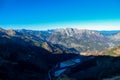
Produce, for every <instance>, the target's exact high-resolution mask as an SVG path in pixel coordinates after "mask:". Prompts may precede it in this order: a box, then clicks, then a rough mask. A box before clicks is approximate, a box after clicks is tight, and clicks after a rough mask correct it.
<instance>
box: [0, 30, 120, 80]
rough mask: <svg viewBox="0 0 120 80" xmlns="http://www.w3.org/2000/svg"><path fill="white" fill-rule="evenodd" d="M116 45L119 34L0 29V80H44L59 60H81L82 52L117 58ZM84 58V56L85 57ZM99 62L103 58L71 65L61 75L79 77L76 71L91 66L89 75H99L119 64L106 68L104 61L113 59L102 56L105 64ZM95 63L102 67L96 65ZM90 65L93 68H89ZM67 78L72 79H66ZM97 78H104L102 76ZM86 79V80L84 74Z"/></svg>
mask: <svg viewBox="0 0 120 80" xmlns="http://www.w3.org/2000/svg"><path fill="white" fill-rule="evenodd" d="M119 45H120V31H95V30H80V29H75V28H66V29H53V30H46V31H34V30H25V29H21V30H12V29H11V30H5V29H2V28H0V79H1V80H48V79H49V77H48V73H49V70H50V69H51V68H53V67H55V65H56V64H58V63H61V62H62V61H66V60H70V59H72V58H75V57H76V56H77V57H79V56H81V57H83V55H82V53H90V54H94V55H93V56H95V55H96V53H98V54H97V56H101V55H102V56H119V53H120V50H119V47H115V46H119ZM113 47H115V48H113ZM79 54H81V55H79ZM84 56H88V55H87V54H85V55H84ZM84 58H85V57H84ZM86 59H87V57H86ZM103 59H104V57H98V58H96V57H95V59H94V58H93V59H92V60H90V61H88V62H87V63H85V64H84V63H82V64H80V65H78V66H74V67H75V68H74V67H72V68H71V70H70V71H68V72H69V73H68V74H65V75H67V76H66V77H67V78H68V79H70V78H71V77H72V78H75V77H76V76H77V75H80V76H83V75H82V72H80V71H79V70H86V69H87V68H91V66H92V70H93V72H94V73H95V74H99V73H97V71H101V70H102V69H103V68H104V69H107V70H109V68H110V69H111V65H114V64H119V60H118V59H119V58H117V59H116V58H114V61H117V63H115V62H114V63H110V64H108V65H110V66H108V67H106V64H107V62H110V60H109V59H113V58H112V57H110V58H108V59H107V57H106V58H105V60H106V61H104V60H103ZM99 62H100V63H103V64H104V65H105V66H103V65H102V64H99ZM94 64H95V65H96V66H93V65H94ZM102 66H103V68H102ZM115 67H117V68H118V66H115ZM94 69H97V70H96V71H95V70H94ZM118 69H119V68H118ZM89 71H90V70H89V69H88V70H86V71H85V72H83V73H84V74H85V73H86V72H87V73H90V72H89ZM115 71H116V69H115ZM71 72H74V73H71ZM113 72H114V70H113ZM113 72H111V73H110V75H111V74H113ZM118 74H119V73H118ZM70 75H72V76H71V77H70ZM91 75H92V76H94V75H93V74H91ZM99 75H100V77H101V76H102V77H104V75H101V74H99ZM85 77H86V76H83V77H78V76H77V77H76V79H77V80H79V79H80V80H84V79H81V78H85ZM87 77H88V78H90V77H89V75H88V74H87ZM94 77H95V76H94ZM94 77H93V78H94ZM63 78H64V77H63ZM93 78H92V80H93ZM95 78H96V77H95ZM96 79H98V78H96Z"/></svg>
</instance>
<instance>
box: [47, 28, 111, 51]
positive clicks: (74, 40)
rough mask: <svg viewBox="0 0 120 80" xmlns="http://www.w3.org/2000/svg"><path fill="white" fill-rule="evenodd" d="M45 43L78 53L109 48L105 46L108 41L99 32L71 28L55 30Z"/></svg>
mask: <svg viewBox="0 0 120 80" xmlns="http://www.w3.org/2000/svg"><path fill="white" fill-rule="evenodd" d="M47 41H49V42H51V43H53V44H61V45H63V46H65V47H68V48H75V49H76V50H78V51H93V50H94V51H96V50H97V51H99V50H103V49H105V48H108V47H109V45H108V44H107V43H108V42H109V40H108V39H107V38H106V37H104V36H103V35H101V34H100V33H99V32H97V31H92V30H79V29H73V28H67V29H58V30H55V32H53V33H52V34H51V35H50V36H49V37H48V38H47Z"/></svg>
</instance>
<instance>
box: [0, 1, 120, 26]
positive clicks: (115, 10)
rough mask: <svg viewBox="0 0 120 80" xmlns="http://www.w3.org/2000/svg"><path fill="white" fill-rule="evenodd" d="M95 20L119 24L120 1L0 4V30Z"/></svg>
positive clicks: (1, 2)
mask: <svg viewBox="0 0 120 80" xmlns="http://www.w3.org/2000/svg"><path fill="white" fill-rule="evenodd" d="M97 20H100V21H107V20H120V0H0V25H1V26H6V25H7V26H8V25H39V24H40V25H41V24H45V25H46V24H54V23H65V22H67V23H68V22H89V21H97ZM14 27H15V26H14Z"/></svg>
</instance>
